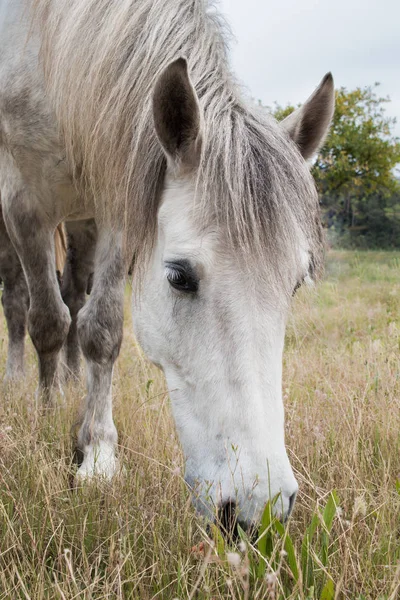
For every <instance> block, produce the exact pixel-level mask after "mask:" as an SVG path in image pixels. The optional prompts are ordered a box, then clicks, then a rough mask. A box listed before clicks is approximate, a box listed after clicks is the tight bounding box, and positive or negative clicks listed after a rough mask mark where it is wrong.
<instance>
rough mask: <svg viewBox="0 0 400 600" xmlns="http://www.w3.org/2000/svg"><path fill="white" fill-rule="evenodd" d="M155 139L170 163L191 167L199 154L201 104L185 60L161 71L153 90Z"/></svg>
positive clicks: (178, 60) (196, 162)
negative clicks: (158, 141) (156, 137)
mask: <svg viewBox="0 0 400 600" xmlns="http://www.w3.org/2000/svg"><path fill="white" fill-rule="evenodd" d="M153 116H154V125H155V128H156V132H157V136H158V139H159V140H160V142H161V145H162V147H163V149H164V152H165V154H166V155H167V158H168V159H170V160H172V162H173V163H175V164H179V165H185V166H189V167H194V166H196V165H197V164H198V162H199V156H200V122H201V119H200V107H199V102H198V100H197V95H196V92H195V90H194V88H193V85H192V83H191V81H190V78H189V74H188V68H187V62H186V60H185V59H184V58H178V59H177V60H175V61H174V62H172V63H170V64H169V65H168V66H167V67H166V68H165V69H164V71H163V72H162V73H161V75H160V77H159V79H158V81H157V83H156V87H155V90H154V94H153Z"/></svg>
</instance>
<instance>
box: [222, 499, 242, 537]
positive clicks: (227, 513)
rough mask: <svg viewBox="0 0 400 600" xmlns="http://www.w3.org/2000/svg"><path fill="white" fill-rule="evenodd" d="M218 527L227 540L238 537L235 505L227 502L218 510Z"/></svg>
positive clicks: (229, 501)
mask: <svg viewBox="0 0 400 600" xmlns="http://www.w3.org/2000/svg"><path fill="white" fill-rule="evenodd" d="M217 516H218V525H219V527H220V529H221V531H222V533H223V534H224V535H226V536H227V537H229V538H234V539H235V538H236V537H237V535H238V528H237V525H238V524H237V512H236V503H235V502H233V501H232V500H227V501H226V502H224V503H223V504H221V506H220V507H219V510H218V515H217Z"/></svg>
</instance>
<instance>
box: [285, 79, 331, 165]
mask: <svg viewBox="0 0 400 600" xmlns="http://www.w3.org/2000/svg"><path fill="white" fill-rule="evenodd" d="M334 110H335V88H334V85H333V77H332V74H331V73H327V74H326V75H325V77H324V78H323V80H322V81H321V83H320V84H319V86H318V87H317V89H316V90H315V92H314V93H313V94H312V95H311V96H310V97H309V99H308V100H307V101H306V102H305V103H304V104H303V106H301V107H300V108H298V109H297V110H295V111H294V112H292V114H290V115H289V116H288V117H286V119H283V121H281V123H280V125H282V127H283V128H284V129H286V131H287V132H288V134H289V136H290V137H291V138H292V140H293V141H294V142H295V143H296V144H297V146H298V148H299V150H300V152H301V154H302V156H303V157H304V158H305V159H306V160H307V159H309V158H311V157H312V156H313V155H314V154H315V153H316V152H317V151H318V149H319V148H320V147H321V146H322V144H323V143H324V140H325V138H326V135H327V133H328V131H329V125H330V123H331V120H332V117H333V113H334Z"/></svg>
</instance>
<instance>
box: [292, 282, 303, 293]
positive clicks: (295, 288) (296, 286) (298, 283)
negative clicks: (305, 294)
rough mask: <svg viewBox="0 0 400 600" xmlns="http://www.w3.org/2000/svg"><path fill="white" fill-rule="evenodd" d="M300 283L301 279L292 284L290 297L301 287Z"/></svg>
mask: <svg viewBox="0 0 400 600" xmlns="http://www.w3.org/2000/svg"><path fill="white" fill-rule="evenodd" d="M302 283H303V282H302V281H298V282H297V283H296V285H295V286H294V289H293V292H292V297H293V296H294V295H295V293H296V292H297V290H298V289H299V288H300V287H301V284H302Z"/></svg>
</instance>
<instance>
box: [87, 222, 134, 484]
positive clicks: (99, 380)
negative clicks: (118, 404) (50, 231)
mask: <svg viewBox="0 0 400 600" xmlns="http://www.w3.org/2000/svg"><path fill="white" fill-rule="evenodd" d="M124 284H125V269H124V261H123V251H122V236H120V235H117V234H115V233H113V234H111V233H110V232H109V231H104V230H100V231H99V238H98V242H97V248H96V257H95V268H94V280H93V288H92V291H91V295H90V298H89V300H88V302H87V303H86V305H85V306H84V307H83V308H82V310H81V311H80V312H79V314H78V333H79V341H80V345H81V348H82V351H83V354H84V356H85V359H86V362H87V374H88V376H87V396H86V399H85V402H84V406H83V411H82V420H81V426H80V429H79V432H78V440H77V441H78V449H79V450H80V451H81V454H82V457H83V460H82V463H81V466H80V468H79V470H78V473H77V475H78V478H82V477H83V478H85V477H91V476H93V475H102V476H105V477H107V478H110V477H112V475H113V474H114V472H115V470H116V466H117V462H116V458H115V447H116V444H117V440H118V436H117V430H116V428H115V425H114V421H113V417H112V397H111V384H112V372H113V366H114V362H115V360H116V358H117V356H118V354H119V351H120V347H121V342H122V328H123V301H124Z"/></svg>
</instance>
